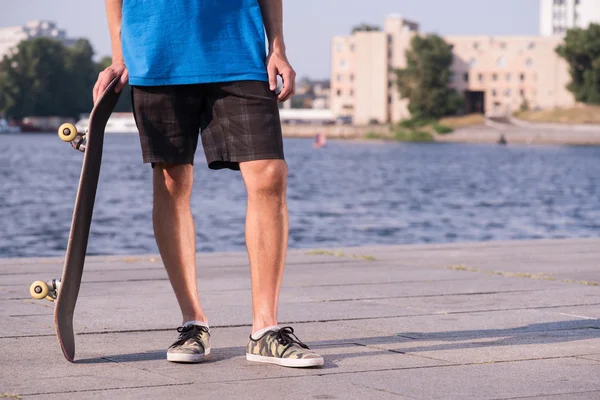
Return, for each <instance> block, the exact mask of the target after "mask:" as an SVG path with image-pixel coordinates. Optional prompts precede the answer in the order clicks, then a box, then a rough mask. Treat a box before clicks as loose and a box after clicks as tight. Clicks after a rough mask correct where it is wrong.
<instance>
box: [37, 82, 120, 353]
mask: <svg viewBox="0 0 600 400" xmlns="http://www.w3.org/2000/svg"><path fill="white" fill-rule="evenodd" d="M118 81H119V78H116V79H114V80H113V81H111V82H110V84H109V85H108V87H107V88H106V90H105V91H104V93H102V95H101V96H100V98H99V99H98V101H97V102H96V105H95V106H94V108H93V109H92V112H91V114H90V119H89V126H88V128H87V129H86V131H85V132H78V131H77V128H75V126H74V125H73V124H62V125H61V126H60V128H59V129H58V136H59V137H60V139H62V140H63V141H65V142H70V143H71V146H72V147H73V148H74V149H77V150H79V151H81V152H83V153H84V155H83V166H82V168H81V176H80V178H79V187H78V188H77V197H76V198H75V208H74V210H73V219H72V222H71V232H70V233H69V241H68V243H67V252H66V255H65V264H64V267H63V271H62V276H61V278H60V279H52V280H50V281H47V282H44V281H35V282H33V283H32V284H31V286H30V288H29V291H30V294H31V296H32V297H33V298H35V299H40V300H41V299H47V300H50V301H56V304H55V307H54V327H55V329H56V336H57V337H58V342H59V343H60V347H61V349H62V351H63V354H64V356H65V358H66V359H67V360H68V361H70V362H73V360H74V358H75V335H74V332H73V311H74V310H75V304H76V303H77V295H78V294H79V286H80V284H81V276H82V274H83V266H84V262H85V254H86V250H87V243H88V236H89V233H90V224H91V222H92V213H93V210H94V200H95V198H96V189H97V187H98V177H99V175H100V164H101V161H102V146H103V144H104V129H105V128H106V123H107V122H108V118H109V117H110V115H111V114H112V112H113V109H114V108H115V105H116V104H117V100H118V99H119V95H120V93H116V92H115V86H116V85H117V83H118Z"/></svg>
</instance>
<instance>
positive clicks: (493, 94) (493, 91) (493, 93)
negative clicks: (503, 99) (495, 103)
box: [492, 89, 496, 97]
mask: <svg viewBox="0 0 600 400" xmlns="http://www.w3.org/2000/svg"><path fill="white" fill-rule="evenodd" d="M492 97H496V89H492Z"/></svg>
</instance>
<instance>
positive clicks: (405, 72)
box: [395, 34, 464, 119]
mask: <svg viewBox="0 0 600 400" xmlns="http://www.w3.org/2000/svg"><path fill="white" fill-rule="evenodd" d="M406 61H407V65H406V68H404V69H398V70H396V71H395V72H396V77H397V85H398V90H399V91H400V96H401V97H402V98H404V99H408V100H409V106H408V109H409V111H410V112H411V114H412V116H413V117H414V118H419V119H437V118H440V117H443V116H446V115H453V114H456V113H457V112H459V111H460V110H461V109H463V108H464V99H463V97H462V96H461V95H459V94H458V93H457V92H456V91H455V90H454V89H451V88H449V84H450V79H451V74H452V71H451V66H452V61H453V54H452V46H451V45H449V44H448V43H446V42H445V41H444V39H442V38H441V37H440V36H438V35H434V34H431V35H427V36H424V37H422V36H418V35H417V36H415V37H414V38H413V39H412V42H411V48H410V49H409V50H407V51H406Z"/></svg>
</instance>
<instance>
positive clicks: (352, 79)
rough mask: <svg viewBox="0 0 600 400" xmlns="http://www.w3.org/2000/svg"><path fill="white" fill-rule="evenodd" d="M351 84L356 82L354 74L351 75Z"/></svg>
mask: <svg viewBox="0 0 600 400" xmlns="http://www.w3.org/2000/svg"><path fill="white" fill-rule="evenodd" d="M350 82H354V74H352V75H350Z"/></svg>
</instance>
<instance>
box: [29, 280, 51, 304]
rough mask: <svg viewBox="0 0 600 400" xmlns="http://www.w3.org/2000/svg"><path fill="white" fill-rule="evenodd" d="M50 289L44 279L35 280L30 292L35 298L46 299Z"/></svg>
mask: <svg viewBox="0 0 600 400" xmlns="http://www.w3.org/2000/svg"><path fill="white" fill-rule="evenodd" d="M48 291H49V290H48V284H46V282H44V281H35V282H33V283H32V284H31V286H29V294H31V297H33V298H34V299H38V300H42V299H45V298H46V296H48Z"/></svg>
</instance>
